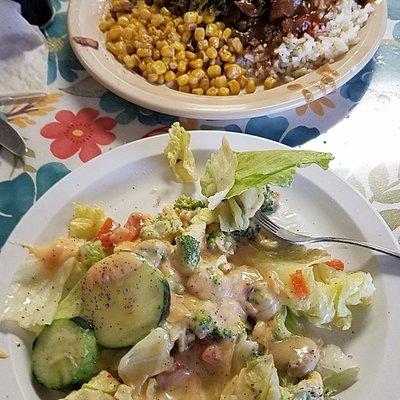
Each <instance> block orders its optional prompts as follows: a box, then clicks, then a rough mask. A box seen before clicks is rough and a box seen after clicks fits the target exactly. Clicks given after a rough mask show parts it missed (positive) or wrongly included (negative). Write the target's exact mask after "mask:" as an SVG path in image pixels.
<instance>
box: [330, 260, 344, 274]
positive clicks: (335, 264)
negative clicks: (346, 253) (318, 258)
mask: <svg viewBox="0 0 400 400" xmlns="http://www.w3.org/2000/svg"><path fill="white" fill-rule="evenodd" d="M325 264H326V265H327V266H328V267H329V268H333V269H337V270H339V271H343V270H344V262H343V261H342V260H339V259H337V258H335V259H333V260H329V261H326V262H325Z"/></svg>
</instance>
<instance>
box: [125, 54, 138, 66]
mask: <svg viewBox="0 0 400 400" xmlns="http://www.w3.org/2000/svg"><path fill="white" fill-rule="evenodd" d="M124 64H125V66H126V67H127V68H129V69H133V68H135V67H136V59H134V58H133V57H132V56H128V55H126V56H125V57H124Z"/></svg>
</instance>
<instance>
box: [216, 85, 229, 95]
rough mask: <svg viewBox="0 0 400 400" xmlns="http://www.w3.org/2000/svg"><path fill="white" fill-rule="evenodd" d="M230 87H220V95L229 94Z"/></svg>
mask: <svg viewBox="0 0 400 400" xmlns="http://www.w3.org/2000/svg"><path fill="white" fill-rule="evenodd" d="M229 93H230V92H229V89H228V88H227V87H220V88H218V96H229Z"/></svg>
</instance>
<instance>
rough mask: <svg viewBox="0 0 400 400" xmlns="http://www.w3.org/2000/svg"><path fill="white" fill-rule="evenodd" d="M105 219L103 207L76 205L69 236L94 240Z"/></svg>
mask: <svg viewBox="0 0 400 400" xmlns="http://www.w3.org/2000/svg"><path fill="white" fill-rule="evenodd" d="M105 218H106V217H105V215H104V210H103V208H102V207H99V206H89V205H87V204H78V203H74V213H73V215H72V220H71V222H70V223H69V236H70V237H73V238H78V239H85V240H92V239H93V238H94V236H95V234H96V233H97V232H98V231H99V229H100V228H101V227H102V226H103V223H104V221H105Z"/></svg>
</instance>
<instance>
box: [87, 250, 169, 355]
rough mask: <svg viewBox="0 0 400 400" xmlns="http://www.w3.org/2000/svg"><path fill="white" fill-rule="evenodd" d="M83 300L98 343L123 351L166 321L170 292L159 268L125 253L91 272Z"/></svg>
mask: <svg viewBox="0 0 400 400" xmlns="http://www.w3.org/2000/svg"><path fill="white" fill-rule="evenodd" d="M82 298H83V309H82V316H83V317H84V318H85V319H86V320H87V321H88V322H89V323H90V324H91V325H92V326H93V328H94V333H95V336H96V339H97V342H98V343H99V344H100V345H102V346H104V347H109V348H120V347H128V346H132V345H134V344H136V343H137V342H139V341H140V340H141V339H143V338H144V337H145V336H147V335H148V333H149V332H150V331H151V330H152V329H154V328H156V327H157V326H159V325H160V324H161V323H163V322H164V321H165V319H166V318H167V316H168V313H169V305H170V290H169V285H168V282H167V281H166V279H165V278H164V276H163V274H162V273H161V272H160V271H159V270H158V269H156V268H154V267H153V266H152V265H151V264H150V263H149V262H148V261H146V260H145V259H144V258H143V257H140V256H139V255H137V254H134V253H130V252H125V251H124V252H120V253H116V254H112V255H111V256H109V257H106V258H104V259H103V260H101V261H99V262H98V263H96V264H95V265H93V266H92V267H91V268H90V269H89V271H88V273H87V275H86V277H85V279H84V281H83V284H82Z"/></svg>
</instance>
